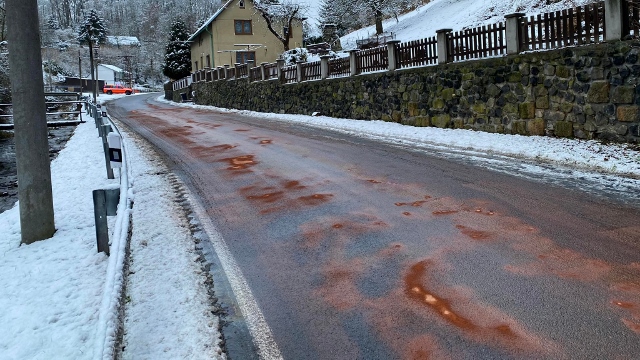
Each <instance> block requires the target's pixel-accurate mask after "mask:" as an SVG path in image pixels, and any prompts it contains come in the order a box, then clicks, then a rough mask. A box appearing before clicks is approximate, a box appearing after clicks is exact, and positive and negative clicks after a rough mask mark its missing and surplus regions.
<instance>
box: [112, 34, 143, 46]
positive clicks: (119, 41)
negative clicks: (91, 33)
mask: <svg viewBox="0 0 640 360" xmlns="http://www.w3.org/2000/svg"><path fill="white" fill-rule="evenodd" d="M107 44H109V45H116V46H119V45H123V46H140V41H139V40H138V38H137V37H135V36H107Z"/></svg>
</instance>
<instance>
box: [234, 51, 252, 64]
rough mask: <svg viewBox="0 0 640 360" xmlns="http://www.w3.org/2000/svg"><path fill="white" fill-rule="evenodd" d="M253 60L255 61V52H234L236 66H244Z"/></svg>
mask: <svg viewBox="0 0 640 360" xmlns="http://www.w3.org/2000/svg"><path fill="white" fill-rule="evenodd" d="M249 60H253V61H256V52H255V51H238V52H236V62H237V63H238V64H246V63H247V61H249Z"/></svg>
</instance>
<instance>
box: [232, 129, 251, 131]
mask: <svg viewBox="0 0 640 360" xmlns="http://www.w3.org/2000/svg"><path fill="white" fill-rule="evenodd" d="M233 131H249V129H235V130H233Z"/></svg>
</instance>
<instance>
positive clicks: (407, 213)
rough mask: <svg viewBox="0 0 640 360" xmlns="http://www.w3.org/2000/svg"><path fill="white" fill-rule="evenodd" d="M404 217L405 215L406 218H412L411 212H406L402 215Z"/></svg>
mask: <svg viewBox="0 0 640 360" xmlns="http://www.w3.org/2000/svg"><path fill="white" fill-rule="evenodd" d="M402 215H404V216H411V213H410V212H408V211H405V212H403V213H402Z"/></svg>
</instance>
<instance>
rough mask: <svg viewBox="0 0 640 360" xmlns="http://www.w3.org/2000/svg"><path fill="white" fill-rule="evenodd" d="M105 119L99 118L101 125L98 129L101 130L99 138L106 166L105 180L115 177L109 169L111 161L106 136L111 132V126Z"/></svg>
mask: <svg viewBox="0 0 640 360" xmlns="http://www.w3.org/2000/svg"><path fill="white" fill-rule="evenodd" d="M106 119H107V118H106V117H104V118H103V117H102V116H100V124H101V125H100V128H99V129H100V130H102V131H101V132H100V137H101V138H102V150H103V151H104V160H105V164H106V166H107V179H114V178H115V177H114V176H113V169H112V168H111V159H110V157H109V144H108V142H107V136H108V135H109V133H110V132H111V131H112V130H111V125H109V124H108V122H107V121H106Z"/></svg>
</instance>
